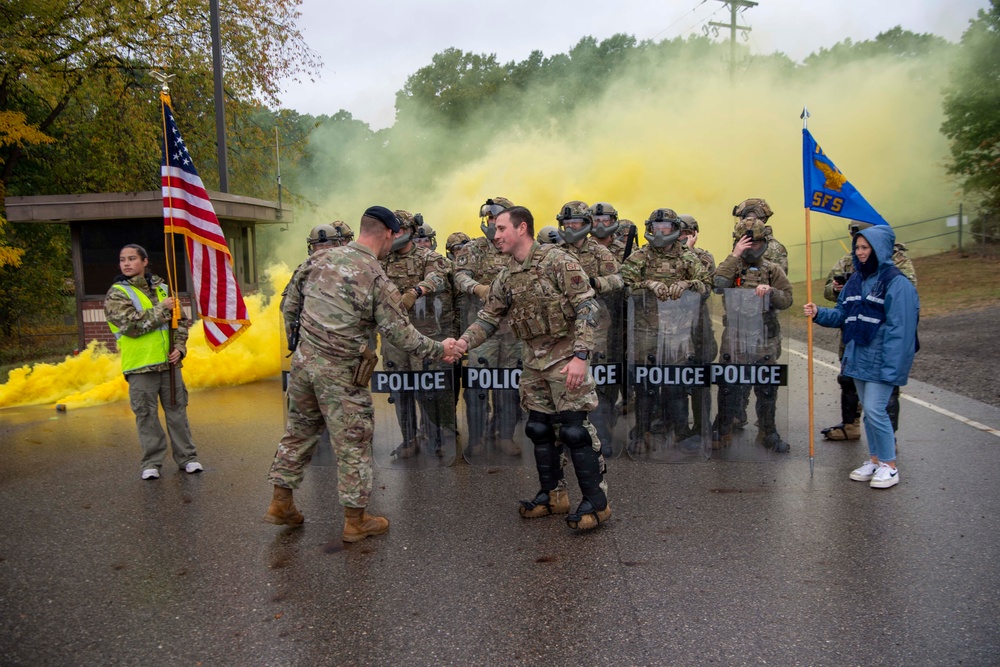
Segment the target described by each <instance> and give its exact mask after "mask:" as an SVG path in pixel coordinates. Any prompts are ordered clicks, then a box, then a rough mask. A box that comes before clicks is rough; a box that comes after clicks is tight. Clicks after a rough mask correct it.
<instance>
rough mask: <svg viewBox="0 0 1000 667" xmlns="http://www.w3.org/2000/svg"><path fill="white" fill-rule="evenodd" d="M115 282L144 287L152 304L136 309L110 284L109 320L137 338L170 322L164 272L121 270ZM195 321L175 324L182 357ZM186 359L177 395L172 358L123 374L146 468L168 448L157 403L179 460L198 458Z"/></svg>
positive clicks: (160, 460)
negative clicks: (160, 291) (161, 293)
mask: <svg viewBox="0 0 1000 667" xmlns="http://www.w3.org/2000/svg"><path fill="white" fill-rule="evenodd" d="M115 282H116V283H120V284H124V285H128V286H130V287H132V288H133V289H135V290H137V291H140V292H142V293H143V294H145V295H146V297H147V298H148V299H149V301H150V303H152V304H153V307H152V308H150V309H147V310H137V309H136V307H135V305H133V303H132V299H131V298H129V296H128V295H127V294H125V292H123V291H122V290H120V289H118V288H117V287H112V288H111V289H109V290H108V293H107V296H105V298H104V315H105V317H106V318H107V321H108V323H109V324H113V325H115V326H116V327H118V329H119V333H120V334H121V335H122V336H131V337H133V338H138V337H139V336H142V335H145V334H148V333H150V332H151V331H155V330H157V329H159V328H160V327H161V326H163V325H164V324H165V323H169V322H170V319H171V312H170V310H169V309H167V308H164V307H163V306H161V305H160V304H159V298H158V297H157V294H156V288H157V287H158V286H160V285H164V282H163V279H162V278H160V277H159V276H156V275H153V274H152V273H147V274H146V275H137V276H132V277H131V278H126V277H125V276H124V275H119V276H118V277H117V278H116V280H115ZM190 326H191V322H190V320H185V319H181V320H180V321H178V323H177V329H175V330H174V339H173V342H174V349H176V350H180V353H181V358H183V357H184V356H185V355H186V354H187V339H188V329H189V327H190ZM166 354H167V351H164V357H166ZM183 365H184V364H183V363H182V362H178V363H177V365H176V366H174V369H175V372H174V374H173V375H174V400H173V401H171V397H170V368H171V365H170V362H168V361H164V362H163V363H159V364H152V365H150V366H143V367H142V368H136V369H134V370H130V371H127V372H126V373H125V374H124V375H125V380H126V381H127V382H128V397H129V404H130V407H131V408H132V412H134V413H135V425H136V430H137V431H138V434H139V444H140V445H141V446H142V461H141V463H140V468H141V469H142V470H147V469H149V468H157V469H159V468H160V466H161V465H162V464H163V458H164V456H166V453H167V436H166V434H165V433H164V432H163V427H162V426H161V425H160V415H159V408H158V406H157V403H159V404H160V405H162V406H163V413H164V417H165V418H166V421H167V432H168V433H169V434H170V448H171V453H172V456H173V459H174V462H175V463H176V464H177V466H178V467H180V468H183V467H184V466H185V464H187V463H188V462H189V461H194V460H195V458H196V452H195V445H194V441H193V440H192V439H191V425H190V423H189V422H188V418H187V404H188V392H187V387H186V386H185V385H184V377H183V374H182V373H181V368H182V367H183Z"/></svg>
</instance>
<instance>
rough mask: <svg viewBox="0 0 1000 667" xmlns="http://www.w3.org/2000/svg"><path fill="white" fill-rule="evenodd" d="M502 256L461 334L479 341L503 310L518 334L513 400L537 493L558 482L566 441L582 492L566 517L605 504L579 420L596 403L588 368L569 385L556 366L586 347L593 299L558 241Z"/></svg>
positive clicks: (561, 483)
mask: <svg viewBox="0 0 1000 667" xmlns="http://www.w3.org/2000/svg"><path fill="white" fill-rule="evenodd" d="M509 259H510V262H509V264H508V265H507V266H506V267H504V268H503V269H501V271H500V273H499V274H498V275H497V278H496V280H494V281H493V283H492V284H491V285H490V292H489V296H488V297H487V300H486V305H485V306H484V307H483V309H482V310H481V311H479V315H478V318H477V320H476V321H475V322H474V323H473V324H472V326H471V327H469V329H468V330H467V331H466V332H465V333H464V334H462V338H463V339H465V340H466V342H467V343H468V345H469V348H470V349H473V348H476V347H479V346H481V345H482V343H483V341H485V340H486V339H487V338H488V337H489V336H491V335H493V334H494V333H496V332H497V331H498V330H499V328H500V324H501V322H502V321H503V320H504V318H505V317H506V318H507V321H508V323H509V326H510V328H511V330H512V331H513V332H514V335H516V336H517V337H518V338H519V339H520V340H522V341H523V342H524V346H523V354H522V362H523V364H524V371H523V373H522V375H521V381H520V396H521V408H522V409H524V410H525V411H527V412H528V422H527V424H526V425H525V434H526V435H527V436H528V438H529V439H531V441H532V442H533V443H534V445H535V465H536V468H537V470H538V478H539V483H540V485H541V491H540V492H539V496H541V495H542V494H545V502H546V503H547V502H548V493H549V492H550V491H554V490H555V489H557V488H558V489H564V488H565V480H564V478H563V471H562V466H561V463H560V459H561V456H562V446H563V445H566V447H568V448H569V450H570V456H571V458H572V459H573V467H574V469H575V471H576V476H577V481H578V482H579V484H580V489H581V491H582V493H583V497H584V500H583V502H582V503H581V505H580V507H579V508H577V511H576V514H571V515H570V516H569V517H568V518H567V520H568V521H570V522H571V525H573V521H574V520H576V521H578V520H579V518H580V517H581V516H583V515H586V514H591V513H593V512H595V511H598V512H602V511H605V510H606V509H607V507H608V501H607V484H606V482H605V481H604V457H603V456H601V453H600V451H601V443H600V440H599V439H598V437H597V432H596V430H595V429H594V427H593V425H591V423H590V422H589V421H588V420H587V413H588V412H590V411H591V410H593V409H594V408H595V407H597V392H596V391H595V388H596V383H595V382H594V377H593V375H591V374H590V373H589V372H588V373H587V376H586V379H585V380H584V382H583V384H582V385H581V386H580V387H579V388H577V389H576V390H574V391H569V390H568V389H567V388H566V376H565V375H563V374H562V373H561V371H562V370H563V369H564V368H565V367H566V365H567V364H568V363H569V362H570V361H571V360H572V359H573V358H574V355H575V354H576V353H581V354H586V355H588V356H589V355H590V354H591V353H592V351H593V349H594V345H595V340H594V336H595V332H596V331H597V316H598V311H599V309H600V307H599V305H598V304H597V301H596V300H595V299H594V290H593V289H591V287H590V281H589V278H588V277H587V274H586V273H585V272H584V271H583V268H582V267H581V266H580V264H579V263H578V262H576V261H575V260H574V259H573V258H572V257H570V256H569V255H568V254H567V253H566V252H565V251H564V250H562V248H561V247H559V246H557V245H554V244H545V245H541V244H539V243H538V242H537V241H536V242H534V243H532V246H531V251H530V252H529V254H528V257H527V258H525V260H524V262H520V263H519V262H517V261H516V260H515V259H514V258H513V257H511V258H509ZM557 426H558V432H557V431H556V427H557ZM536 501H538V498H536ZM534 502H535V501H532V502H531V503H524V506H528V505H532V506H533V505H534Z"/></svg>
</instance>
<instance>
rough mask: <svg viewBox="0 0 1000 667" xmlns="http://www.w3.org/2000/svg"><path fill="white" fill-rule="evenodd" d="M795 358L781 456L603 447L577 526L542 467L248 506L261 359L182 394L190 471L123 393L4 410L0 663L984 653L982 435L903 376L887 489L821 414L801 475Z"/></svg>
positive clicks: (324, 485)
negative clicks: (346, 541) (607, 508)
mask: <svg viewBox="0 0 1000 667" xmlns="http://www.w3.org/2000/svg"><path fill="white" fill-rule="evenodd" d="M792 357H793V358H792V359H791V363H792V366H793V368H792V377H793V382H792V386H791V387H790V388H789V389H790V391H789V395H790V396H791V397H792V398H791V402H790V408H789V415H790V417H789V419H790V428H789V431H788V432H789V435H790V437H789V440H790V441H791V442H792V444H793V449H792V453H791V454H790V455H789V456H787V457H785V458H784V459H781V460H778V461H773V462H768V463H759V464H755V463H730V462H722V461H708V462H698V463H692V464H679V465H657V464H648V463H636V462H632V461H630V460H628V459H627V458H626V459H617V460H614V461H611V462H610V464H609V466H610V472H609V477H608V480H609V483H610V485H611V491H610V497H611V502H612V507H613V509H614V516H613V518H612V520H611V522H610V524H608V525H607V526H604V527H602V528H601V529H599V530H597V531H595V532H593V533H589V534H584V535H579V534H573V533H571V532H570V531H569V530H568V529H567V528H566V526H565V524H564V522H563V520H562V519H561V518H547V519H540V520H535V521H524V520H522V519H520V518H519V517H518V516H517V512H516V504H515V502H514V501H515V499H516V498H519V497H522V498H523V497H528V496H529V495H531V494H532V493H533V492H534V491H535V489H536V483H535V480H534V473H533V471H531V470H528V469H522V468H484V467H476V466H469V465H466V464H464V463H458V464H456V465H455V466H453V467H450V468H444V469H431V470H406V471H387V470H378V471H377V473H376V492H375V494H374V499H373V505H372V509H373V510H375V511H378V512H382V513H385V514H386V515H387V516H388V517H389V518H390V519H391V520H392V528H391V530H390V532H389V534H388V535H386V536H383V537H378V538H372V539H368V540H365V541H363V542H361V543H358V544H356V545H353V546H350V547H347V548H345V547H344V546H343V544H342V543H341V541H340V531H341V527H342V514H341V511H340V508H339V505H338V504H337V499H336V480H335V476H334V473H335V471H334V470H333V469H331V468H329V467H313V468H311V469H310V470H309V472H308V474H307V477H306V481H305V484H304V487H303V489H302V490H301V491H299V492H297V493H296V499H297V502H298V504H299V506H300V508H301V509H302V510H303V511H304V513H305V514H306V524H305V526H304V527H302V528H301V529H298V530H289V529H284V528H279V527H275V526H271V525H267V524H264V523H262V522H261V521H260V517H261V515H262V514H263V512H264V509H265V508H266V505H267V502H268V499H269V495H270V493H269V487H268V485H267V483H266V482H265V480H264V475H265V472H266V470H267V468H268V466H269V464H270V459H271V457H272V455H273V452H274V447H275V444H276V442H277V438H278V437H279V435H280V433H281V430H282V406H281V399H280V383H279V382H278V381H277V380H275V381H269V382H261V383H257V384H254V385H249V386H245V387H239V388H233V389H220V390H211V391H204V392H200V393H196V394H194V395H193V399H192V405H191V408H190V411H189V414H190V418H191V421H192V425H193V431H194V435H195V439H196V442H197V444H198V447H199V453H200V459H201V461H202V462H203V463H204V464H205V468H206V470H205V472H204V473H203V474H200V475H195V476H189V475H186V474H184V473H181V472H177V471H176V470H175V469H174V467H173V466H172V464H170V462H169V460H168V463H167V464H166V465H165V466H164V475H163V478H162V479H160V480H158V481H156V482H143V481H141V480H140V479H139V474H138V472H139V471H138V460H139V450H138V444H137V440H136V435H135V430H134V425H133V421H132V415H131V412H130V411H129V408H128V406H127V405H126V404H125V403H118V404H113V405H107V406H102V407H97V408H89V409H82V410H76V411H71V412H69V413H66V414H58V413H56V412H55V411H54V410H52V409H51V408H41V407H38V408H14V409H7V410H3V411H0V507H2V508H3V512H4V513H5V515H6V516H5V520H4V522H3V524H4V526H3V530H2V532H0V664H3V665H546V666H550V667H551V666H555V665H612V664H614V665H704V664H720V665H760V664H772V665H867V664H877V665H995V664H998V663H1000V567H998V566H997V561H998V557H1000V548H998V547H1000V531H998V524H1000V521H998V518H997V517H998V516H1000V490H998V485H997V480H998V479H1000V464H998V461H1000V438H998V437H996V436H995V435H991V434H988V433H984V432H982V431H979V430H976V429H974V428H972V427H970V426H967V425H964V424H961V423H959V422H957V421H955V420H953V419H951V418H948V417H944V416H941V415H939V414H937V413H935V412H932V411H930V410H928V409H926V408H923V407H919V406H917V405H915V404H913V403H912V402H909V401H904V402H903V407H902V410H903V418H902V422H903V425H902V429H901V431H900V447H901V449H900V470H901V476H902V477H901V479H902V482H901V483H900V484H899V485H898V486H897V487H896V488H893V489H891V490H887V491H873V490H871V489H869V488H868V486H867V485H866V484H861V483H857V482H851V481H850V480H848V477H847V474H848V472H849V471H850V470H851V469H852V468H854V467H855V466H857V465H858V464H860V463H861V461H862V460H863V459H864V457H865V456H866V453H867V449H866V447H865V445H863V444H862V443H847V444H844V443H837V444H832V443H824V442H822V441H821V440H819V439H818V440H817V444H816V458H815V472H814V475H813V476H812V477H810V474H809V462H808V453H807V446H806V442H807V440H806V412H807V411H806V403H805V399H804V396H805V394H806V391H805V387H804V380H800V378H802V376H803V375H804V366H805V364H804V362H802V361H801V360H800V359H799V358H798V357H795V356H794V355H792ZM818 358H819V359H826V360H827V361H832V359H831V358H830V355H827V354H825V353H822V352H818ZM833 378H834V373H833V372H832V371H830V370H829V369H826V368H824V367H821V366H818V367H817V369H816V387H817V401H816V406H817V409H816V413H817V427H820V426H823V425H828V423H831V422H832V421H833V420H831V417H832V416H833V415H834V414H835V412H836V411H835V410H834V408H833V406H834V404H835V403H836V401H837V393H836V383H835V382H834V379H833ZM906 393H907V394H908V395H910V396H914V397H917V398H920V399H923V400H926V401H930V402H932V403H935V404H937V405H939V406H941V407H943V408H946V409H948V410H952V411H954V412H957V413H959V414H962V415H965V416H966V417H969V418H971V419H974V420H976V421H979V422H982V423H984V424H987V425H989V426H992V427H994V428H1000V410H998V409H996V408H992V407H989V406H986V405H984V404H981V403H976V402H974V401H971V400H968V399H964V398H961V397H959V396H956V395H954V394H950V393H948V392H945V391H941V390H938V389H935V388H934V387H931V386H929V385H925V384H920V383H914V384H913V385H911V386H910V387H909V388H908V389H907V390H906ZM578 493H579V492H578V491H577V490H576V489H575V484H574V485H572V486H571V497H572V499H573V502H574V504H575V503H576V502H577V501H578V498H579V496H578Z"/></svg>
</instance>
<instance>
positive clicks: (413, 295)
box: [403, 289, 417, 310]
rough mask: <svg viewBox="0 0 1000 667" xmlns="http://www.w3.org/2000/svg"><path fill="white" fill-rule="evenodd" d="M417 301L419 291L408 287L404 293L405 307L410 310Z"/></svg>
mask: <svg viewBox="0 0 1000 667" xmlns="http://www.w3.org/2000/svg"><path fill="white" fill-rule="evenodd" d="M416 302H417V291H416V290H412V289H408V290H406V291H405V292H404V293H403V308H404V309H405V310H409V309H411V308H413V304H415V303H416Z"/></svg>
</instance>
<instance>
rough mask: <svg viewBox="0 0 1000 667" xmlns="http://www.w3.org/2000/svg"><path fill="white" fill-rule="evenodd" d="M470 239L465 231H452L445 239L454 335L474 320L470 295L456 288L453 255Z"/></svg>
mask: <svg viewBox="0 0 1000 667" xmlns="http://www.w3.org/2000/svg"><path fill="white" fill-rule="evenodd" d="M471 240H472V239H470V238H469V235H468V234H466V233H465V232H452V233H451V234H449V235H448V239H447V240H446V241H445V244H444V247H445V253H446V257H445V259H447V260H448V271H449V273H448V277H449V280H450V281H451V296H452V306H453V308H454V312H455V334H454V335H455V336H458V335H459V334H460V333H462V332H463V331H465V330H466V329H467V328H468V326H469V325H470V324H472V323H473V322H474V321H475V315H476V311H475V310H473V309H472V308H470V307H469V305H468V302H469V299H470V298H471V297H469V295H468V294H466V293H465V292H463V291H462V290H460V289H459V288H458V283H457V282H456V280H455V269H456V268H457V267H456V264H455V257H456V256H457V254H458V253H459V252H461V251H462V248H464V247H465V246H466V244H467V243H469V242H470V241H471Z"/></svg>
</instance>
